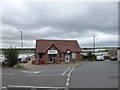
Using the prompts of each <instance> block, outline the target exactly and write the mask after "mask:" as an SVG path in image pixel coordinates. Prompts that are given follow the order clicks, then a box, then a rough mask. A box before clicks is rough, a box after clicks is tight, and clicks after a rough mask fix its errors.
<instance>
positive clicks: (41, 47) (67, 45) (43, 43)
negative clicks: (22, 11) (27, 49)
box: [36, 40, 81, 53]
mask: <svg viewBox="0 0 120 90" xmlns="http://www.w3.org/2000/svg"><path fill="white" fill-rule="evenodd" d="M51 44H54V45H55V47H56V48H58V49H59V50H60V51H62V52H66V50H68V49H69V50H70V51H71V52H80V51H81V48H80V46H79V44H78V42H77V40H36V52H43V53H44V52H45V51H46V49H47V48H48V47H49V46H50V45H51Z"/></svg>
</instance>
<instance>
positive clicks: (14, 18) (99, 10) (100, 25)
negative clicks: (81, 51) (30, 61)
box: [2, 2, 118, 41]
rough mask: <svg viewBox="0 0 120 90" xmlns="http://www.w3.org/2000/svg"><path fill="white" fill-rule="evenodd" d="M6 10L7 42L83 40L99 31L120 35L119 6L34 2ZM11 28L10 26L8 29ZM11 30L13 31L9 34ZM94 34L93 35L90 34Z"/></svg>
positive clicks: (4, 21) (4, 13)
mask: <svg viewBox="0 0 120 90" xmlns="http://www.w3.org/2000/svg"><path fill="white" fill-rule="evenodd" d="M20 5H21V6H19V7H16V8H14V7H15V6H8V8H7V7H4V8H3V17H2V23H3V25H5V28H4V30H3V40H11V39H12V40H19V39H20V33H19V30H22V31H23V37H24V40H28V41H30V40H35V39H36V38H53V39H80V38H82V37H87V36H90V35H95V34H96V33H95V32H96V31H97V32H102V33H105V34H117V32H118V30H117V27H118V24H117V20H118V18H117V15H118V14H117V3H105V2H103V3H102V2H101V3H98V2H97V3H95V2H92V3H88V2H87V3H78V2H77V3H65V2H64V3H63V2H62V3H52V2H51V3H50V2H47V3H42V2H41V3H36V2H35V3H34V2H32V3H31V2H25V3H21V4H20ZM6 26H9V27H6ZM9 31H10V32H9ZM90 31H91V32H92V33H93V34H90V35H89V32H90Z"/></svg>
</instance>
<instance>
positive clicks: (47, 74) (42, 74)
mask: <svg viewBox="0 0 120 90" xmlns="http://www.w3.org/2000/svg"><path fill="white" fill-rule="evenodd" d="M29 76H63V75H61V74H32V75H29ZM64 76H65V75H64ZM66 76H67V75H66Z"/></svg>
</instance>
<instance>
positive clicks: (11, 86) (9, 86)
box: [8, 85, 68, 89]
mask: <svg viewBox="0 0 120 90" xmlns="http://www.w3.org/2000/svg"><path fill="white" fill-rule="evenodd" d="M8 88H57V89H64V88H68V87H40V86H20V85H8Z"/></svg>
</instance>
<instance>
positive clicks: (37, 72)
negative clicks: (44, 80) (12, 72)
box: [33, 71, 41, 74]
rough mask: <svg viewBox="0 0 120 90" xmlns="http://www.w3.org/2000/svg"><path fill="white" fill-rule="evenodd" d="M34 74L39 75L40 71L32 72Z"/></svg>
mask: <svg viewBox="0 0 120 90" xmlns="http://www.w3.org/2000/svg"><path fill="white" fill-rule="evenodd" d="M33 73H34V74H39V73H41V71H36V72H33Z"/></svg>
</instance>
